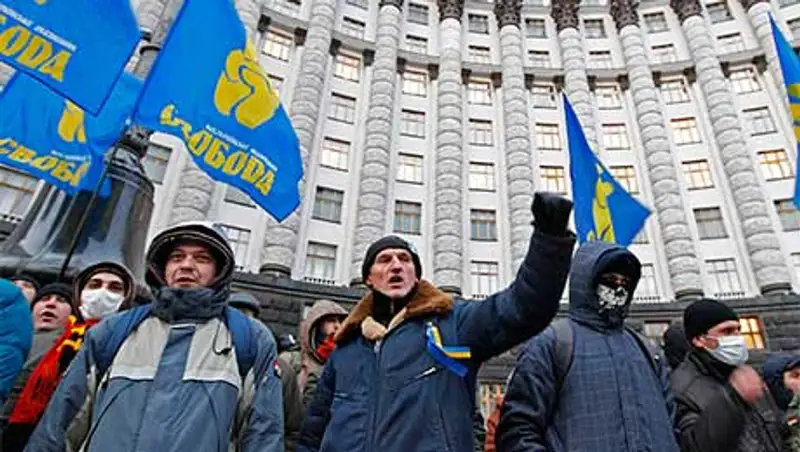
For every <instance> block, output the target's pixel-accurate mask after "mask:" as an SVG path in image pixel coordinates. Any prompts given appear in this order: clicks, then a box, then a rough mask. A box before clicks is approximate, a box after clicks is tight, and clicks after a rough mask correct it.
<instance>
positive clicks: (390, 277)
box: [366, 248, 419, 299]
mask: <svg viewBox="0 0 800 452" xmlns="http://www.w3.org/2000/svg"><path fill="white" fill-rule="evenodd" d="M418 282H419V279H417V273H416V268H415V267H414V260H413V258H412V256H411V253H409V252H408V251H406V250H404V249H397V248H389V249H385V250H383V251H381V252H380V253H378V256H377V257H376V258H375V263H374V264H372V267H371V268H370V270H369V276H368V277H367V281H366V283H367V286H369V287H371V288H372V289H374V290H377V291H378V292H381V293H382V294H384V295H386V296H387V297H389V298H391V299H398V298H403V297H405V296H406V295H408V294H409V292H411V290H412V289H413V288H414V286H415V285H416V284H417V283H418Z"/></svg>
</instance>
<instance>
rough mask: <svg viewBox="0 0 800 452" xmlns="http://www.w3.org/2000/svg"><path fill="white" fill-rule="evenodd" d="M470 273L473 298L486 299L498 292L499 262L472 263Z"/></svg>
mask: <svg viewBox="0 0 800 452" xmlns="http://www.w3.org/2000/svg"><path fill="white" fill-rule="evenodd" d="M469 273H470V280H471V281H470V282H471V286H472V287H471V289H472V296H473V297H475V298H486V297H487V296H489V295H491V294H493V293H495V292H497V286H498V283H499V281H498V277H497V276H498V275H497V262H483V261H472V262H470V272H469Z"/></svg>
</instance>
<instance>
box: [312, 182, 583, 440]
mask: <svg viewBox="0 0 800 452" xmlns="http://www.w3.org/2000/svg"><path fill="white" fill-rule="evenodd" d="M571 209H572V203H571V202H570V201H569V200H567V199H565V198H562V197H560V196H557V195H553V194H548V193H537V194H536V195H535V196H534V202H533V206H532V211H533V217H534V227H535V232H534V234H533V237H532V238H531V242H530V247H529V250H528V254H527V256H526V257H525V260H524V262H523V263H522V265H521V267H520V269H519V272H518V273H517V277H516V280H515V281H514V282H513V283H512V284H511V286H510V287H509V288H507V289H505V290H503V291H502V292H499V293H496V294H494V295H491V296H490V297H489V298H487V299H486V300H483V301H474V302H462V301H459V302H454V301H453V299H452V297H451V296H450V295H448V294H445V293H444V292H441V291H440V290H439V289H437V288H436V287H434V286H433V284H431V283H429V282H428V281H425V280H421V279H420V276H421V273H422V266H421V265H420V261H419V256H418V255H417V253H416V251H415V249H414V248H413V247H412V246H411V245H410V244H408V243H407V242H406V241H405V240H403V239H401V238H399V237H395V236H388V237H384V238H382V239H380V240H378V241H377V242H375V243H373V244H372V245H371V246H370V247H369V249H368V250H367V253H366V257H365V259H364V263H363V266H362V276H363V279H364V281H365V283H366V285H367V287H369V288H370V292H369V293H368V294H367V296H366V297H364V299H363V300H361V302H360V303H359V304H358V305H357V306H356V307H355V309H354V310H353V311H352V312H351V313H350V315H349V316H348V317H347V319H345V321H344V323H343V324H342V327H341V328H340V329H339V331H338V332H337V333H336V336H335V339H334V340H335V342H336V350H335V351H334V352H333V353H332V354H331V356H330V359H329V360H328V362H327V363H326V365H325V369H324V370H323V373H322V376H321V377H320V381H319V383H318V386H317V391H316V393H315V395H314V399H313V400H312V402H311V405H310V406H309V409H308V413H307V416H306V420H305V423H304V424H303V429H302V430H301V433H300V441H299V442H298V447H297V451H298V452H306V451H318V450H319V451H325V452H334V451H335V452H339V451H341V452H345V451H346V452H360V451H374V452H393V451H397V452H407V451H415V452H426V451H431V452H433V451H436V452H441V451H459V452H463V451H472V450H474V447H473V441H474V434H473V425H472V416H473V412H474V406H475V405H474V403H475V401H474V398H475V380H476V374H477V371H478V368H479V367H480V365H481V363H483V362H484V361H485V360H487V359H488V358H490V357H492V356H494V355H497V354H500V353H502V352H504V351H506V350H508V349H510V348H511V347H513V346H514V345H516V344H518V343H520V342H522V341H524V340H525V339H527V338H529V337H530V336H532V335H534V334H536V333H538V332H539V331H541V330H542V329H544V328H545V327H546V326H547V324H548V323H549V322H550V320H551V319H552V318H553V316H554V315H555V312H556V311H557V310H558V302H559V299H560V298H561V293H562V291H563V289H564V284H565V282H566V277H567V272H568V269H569V263H570V259H571V255H572V248H573V246H574V241H575V239H574V234H572V233H570V232H569V231H568V230H567V223H568V220H569V214H570V211H571Z"/></svg>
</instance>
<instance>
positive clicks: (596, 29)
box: [583, 19, 606, 39]
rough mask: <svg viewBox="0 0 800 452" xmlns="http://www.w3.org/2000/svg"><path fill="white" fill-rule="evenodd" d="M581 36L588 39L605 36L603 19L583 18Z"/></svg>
mask: <svg viewBox="0 0 800 452" xmlns="http://www.w3.org/2000/svg"><path fill="white" fill-rule="evenodd" d="M583 36H584V37H586V38H589V39H600V38H605V37H606V28H605V26H604V25H603V19H584V21H583Z"/></svg>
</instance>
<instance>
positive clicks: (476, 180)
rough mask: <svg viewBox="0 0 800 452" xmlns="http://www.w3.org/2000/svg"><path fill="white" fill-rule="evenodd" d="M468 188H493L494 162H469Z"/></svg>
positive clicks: (488, 189) (490, 189)
mask: <svg viewBox="0 0 800 452" xmlns="http://www.w3.org/2000/svg"><path fill="white" fill-rule="evenodd" d="M469 189H470V190H486V191H493V190H494V164H492V163H477V162H470V164H469Z"/></svg>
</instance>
